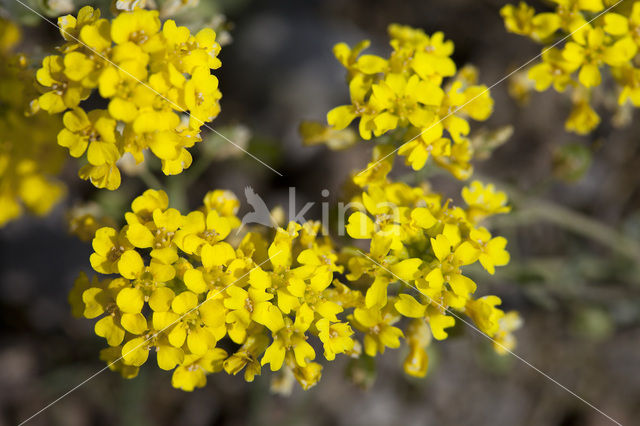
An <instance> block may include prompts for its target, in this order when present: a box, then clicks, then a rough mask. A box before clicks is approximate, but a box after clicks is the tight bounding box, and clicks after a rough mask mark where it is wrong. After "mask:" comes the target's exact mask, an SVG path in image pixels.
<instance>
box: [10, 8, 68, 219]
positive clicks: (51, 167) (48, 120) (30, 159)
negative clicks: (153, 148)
mask: <svg viewBox="0 0 640 426" xmlns="http://www.w3.org/2000/svg"><path fill="white" fill-rule="evenodd" d="M20 38H21V34H20V30H19V28H18V27H17V26H15V25H14V24H13V23H11V22H10V21H8V20H5V19H1V18H0V206H1V207H0V226H3V225H4V224H6V223H7V222H9V221H10V220H12V219H15V218H17V217H19V216H20V215H21V214H22V212H23V208H26V209H28V210H29V211H31V212H33V213H35V214H38V215H44V214H47V213H48V212H49V211H50V210H51V209H52V208H53V206H54V205H55V204H56V202H58V201H59V200H60V198H61V197H62V196H63V195H64V193H65V191H66V189H65V186H64V185H63V184H62V183H61V182H60V181H58V180H56V179H55V176H56V175H57V174H58V173H59V172H60V170H61V169H62V166H63V163H64V158H65V156H64V151H63V150H62V149H60V148H59V147H58V146H56V144H55V140H53V139H52V137H51V135H52V134H55V133H57V132H58V130H60V125H59V124H58V120H56V119H55V118H53V117H50V116H48V115H47V114H43V113H38V114H30V113H29V103H30V101H31V99H33V96H34V95H36V92H35V90H34V89H33V86H32V85H31V82H32V81H33V72H31V71H30V70H29V69H28V67H27V65H28V64H27V60H26V58H25V57H24V56H23V55H19V54H14V53H12V49H13V48H14V46H15V45H16V44H17V43H18V42H19V40H20Z"/></svg>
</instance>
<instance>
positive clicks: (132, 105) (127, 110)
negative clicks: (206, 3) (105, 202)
mask: <svg viewBox="0 0 640 426" xmlns="http://www.w3.org/2000/svg"><path fill="white" fill-rule="evenodd" d="M58 26H59V27H60V32H61V34H62V37H63V38H64V39H65V40H66V43H65V44H64V45H62V46H60V47H59V48H58V50H59V51H60V54H57V55H51V56H47V57H46V58H45V59H44V60H43V62H42V68H40V69H39V70H38V72H37V74H36V77H37V81H38V83H39V84H40V86H41V89H42V92H43V93H42V95H41V96H40V97H39V98H38V99H37V101H36V102H35V105H34V108H40V109H43V110H46V111H48V112H49V113H51V114H55V113H62V112H64V111H66V112H64V116H63V122H64V128H63V129H62V130H61V131H60V133H59V134H58V144H59V145H61V146H63V147H66V148H68V149H69V153H70V154H71V156H73V157H81V156H83V155H84V154H85V153H86V161H87V163H88V164H86V165H85V166H83V167H82V168H81V169H80V171H79V176H80V177H81V178H82V179H85V180H90V181H91V182H92V183H93V184H94V185H95V186H96V187H98V188H108V189H112V190H113V189H116V188H118V187H119V186H120V181H121V177H120V171H119V169H118V167H117V165H116V162H117V161H118V160H119V159H120V158H121V157H122V156H123V155H124V154H125V153H130V154H131V155H132V156H133V157H134V158H135V160H136V161H137V162H138V163H140V162H142V161H143V160H144V153H145V151H146V150H147V148H148V149H150V150H151V152H152V153H153V154H154V155H155V156H156V157H158V158H159V159H160V160H161V161H162V171H163V172H164V173H165V174H167V175H173V174H178V173H181V172H182V171H183V169H185V168H187V167H189V166H190V165H191V161H192V158H191V154H190V153H189V151H188V150H187V148H190V147H192V146H193V145H194V144H195V143H196V142H199V141H200V140H201V139H200V129H201V127H202V125H203V124H204V123H205V122H207V121H211V120H212V119H214V118H215V117H216V116H217V115H218V114H219V112H220V106H219V100H220V98H221V94H220V91H219V90H218V80H217V78H216V77H215V76H213V75H212V74H211V69H215V68H218V67H219V66H220V60H219V59H218V58H217V55H218V53H219V50H220V46H219V45H218V43H217V42H216V34H215V32H214V31H213V30H212V29H210V28H205V29H202V30H200V31H199V32H198V33H197V34H195V35H192V34H191V33H190V31H189V30H188V29H187V28H186V27H179V26H176V24H175V22H174V21H173V20H167V21H165V22H164V23H162V22H161V21H160V19H159V17H158V12H157V11H154V10H142V9H135V10H133V11H125V12H122V13H120V14H119V15H118V16H117V17H115V18H114V19H112V20H108V19H104V18H100V11H99V10H94V9H93V8H92V7H90V6H85V7H83V8H82V9H80V11H79V12H78V16H77V17H74V16H71V15H67V16H64V17H61V18H59V19H58ZM96 91H97V92H98V93H99V95H100V96H101V97H102V98H104V99H105V100H106V101H108V102H107V108H106V109H94V110H91V111H85V109H84V108H83V106H82V105H83V104H82V101H84V100H86V99H87V98H89V96H91V94H92V93H94V92H96ZM187 113H188V116H187ZM187 117H188V119H187Z"/></svg>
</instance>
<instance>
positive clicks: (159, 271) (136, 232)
mask: <svg viewBox="0 0 640 426" xmlns="http://www.w3.org/2000/svg"><path fill="white" fill-rule="evenodd" d="M237 207H238V201H237V199H236V198H235V196H234V195H233V194H231V193H229V192H226V191H219V190H218V191H212V192H210V193H208V194H207V195H206V196H205V198H204V205H203V206H202V207H201V208H200V209H199V210H196V211H193V212H191V213H189V214H187V215H186V216H183V215H182V214H180V212H178V211H177V210H175V209H172V208H168V197H167V195H166V193H164V192H163V191H155V190H147V191H146V192H145V193H144V194H143V195H141V196H139V197H138V198H136V199H135V200H134V201H133V203H132V205H131V209H132V210H131V211H130V212H128V213H126V215H125V218H126V221H127V225H125V226H124V227H123V228H122V229H116V228H112V227H103V228H100V229H98V230H97V231H96V233H95V237H94V239H93V248H94V253H93V254H92V255H91V259H90V260H91V265H92V267H93V269H94V270H95V271H97V272H98V273H100V274H104V275H107V276H108V277H106V278H93V279H92V280H89V279H88V277H87V276H86V275H84V274H83V275H81V276H80V277H79V278H78V280H77V281H76V283H75V286H74V289H73V290H72V291H71V293H70V296H69V300H70V302H71V304H72V306H73V311H74V313H75V314H76V315H78V316H84V317H86V318H99V320H98V321H97V322H96V324H95V333H96V334H97V335H98V336H101V337H104V338H105V339H106V341H107V343H108V345H109V348H107V349H105V350H104V351H103V353H102V358H103V359H104V360H105V361H107V362H109V363H113V365H111V367H112V369H117V370H119V371H121V372H122V374H123V375H124V376H126V377H133V376H135V375H136V373H137V370H138V367H140V366H141V365H142V364H144V363H145V362H146V361H147V359H148V357H149V353H150V351H152V350H153V352H155V353H156V359H157V363H158V366H159V367H160V368H162V369H165V370H174V372H173V379H172V383H173V386H175V387H177V388H180V389H184V390H193V389H194V388H196V387H201V386H204V384H205V382H206V378H205V376H206V374H208V373H212V372H217V371H222V370H224V371H226V372H227V373H229V374H237V373H238V372H240V371H242V370H243V369H244V377H245V379H246V380H247V381H253V379H254V377H255V375H257V374H260V372H261V366H263V365H266V364H269V367H270V369H271V370H272V371H276V370H280V369H281V368H283V367H284V368H288V369H290V370H291V371H292V372H293V375H294V377H295V378H296V379H297V380H298V382H299V383H300V384H301V385H302V386H303V387H304V388H308V387H310V386H312V385H314V384H315V383H316V382H317V381H318V380H319V379H320V374H321V369H322V367H321V366H320V364H318V363H316V362H313V360H314V359H315V357H316V353H315V350H314V348H313V347H312V346H311V345H310V344H309V343H308V342H307V340H308V339H309V337H310V336H311V335H314V336H317V338H318V341H319V342H320V343H321V344H322V345H323V348H324V356H325V358H326V359H328V360H333V359H334V358H335V356H336V354H340V353H355V351H356V343H355V341H354V340H353V339H352V337H351V336H352V334H353V331H352V329H351V327H350V326H349V324H348V323H347V322H345V321H342V320H340V319H339V318H338V315H339V314H341V313H342V312H343V311H344V310H345V309H347V308H349V307H351V306H352V305H353V304H355V303H357V300H358V299H359V298H361V296H360V294H359V293H358V292H352V291H351V290H349V289H348V288H347V287H346V286H344V285H342V284H340V283H339V282H338V281H337V280H334V273H339V272H342V267H340V266H337V265H336V261H337V258H338V256H337V255H336V253H335V252H334V250H333V248H332V246H331V243H330V241H329V240H328V238H327V237H321V236H319V235H318V231H319V228H320V225H319V223H311V222H309V223H305V224H304V225H299V224H295V223H290V224H289V225H288V227H287V228H286V229H283V228H279V229H277V230H276V231H275V235H273V237H272V238H271V239H266V238H265V236H264V235H262V234H260V233H256V232H249V233H247V234H246V235H245V236H244V238H243V239H242V240H241V241H240V242H239V243H238V244H236V247H234V246H232V245H231V244H230V243H229V242H227V241H226V240H229V239H232V237H233V235H235V231H233V230H234V229H236V228H237V227H238V226H239V225H240V221H239V220H238V218H237V217H236V216H235V212H236V210H237ZM232 231H233V233H232ZM230 235H231V238H230V237H229V236H230ZM359 296H360V297H359ZM223 339H224V340H225V341H226V343H222V342H221V343H218V342H220V341H222V340H223ZM230 343H232V344H230ZM224 344H226V347H232V348H233V347H235V349H233V350H231V351H229V353H227V351H225V350H224V349H222V347H221V346H222V345H224ZM234 345H235V346H234Z"/></svg>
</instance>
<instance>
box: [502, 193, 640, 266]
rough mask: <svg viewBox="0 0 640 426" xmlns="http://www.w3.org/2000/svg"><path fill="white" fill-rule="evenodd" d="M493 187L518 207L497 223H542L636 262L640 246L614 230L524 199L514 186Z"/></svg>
mask: <svg viewBox="0 0 640 426" xmlns="http://www.w3.org/2000/svg"><path fill="white" fill-rule="evenodd" d="M497 186H498V187H499V188H502V189H504V190H506V192H507V194H508V195H509V198H510V199H511V200H513V202H514V204H516V205H517V206H518V212H517V213H514V214H512V215H509V216H511V218H510V219H509V218H508V217H507V218H505V219H506V220H501V219H498V218H496V219H497V221H498V222H500V223H503V224H508V223H509V222H510V221H512V222H513V223H515V224H517V225H522V224H523V223H533V222H536V221H539V220H543V221H546V222H549V223H553V224H554V225H557V226H560V227H562V228H564V229H566V230H569V231H572V232H574V233H576V234H578V235H582V236H584V237H587V238H589V239H591V240H594V241H597V242H598V243H600V244H602V245H604V246H607V247H609V248H610V249H612V250H613V251H615V252H617V253H619V254H621V255H623V256H625V257H627V258H629V259H631V260H633V261H635V262H637V263H640V244H639V243H638V242H637V241H635V240H634V239H632V238H628V237H627V236H626V235H624V234H623V233H621V232H619V231H618V230H616V229H615V228H613V227H611V226H608V225H605V224H603V223H602V222H599V221H597V220H595V219H592V218H590V217H589V216H586V215H584V214H582V213H579V212H576V211H573V210H571V209H569V208H567V207H563V206H561V205H558V204H555V203H553V202H551V201H547V200H543V199H540V198H536V197H528V196H527V195H525V194H522V193H521V192H520V191H518V190H517V189H516V188H514V187H510V186H508V185H504V184H500V183H499V184H498V185H497Z"/></svg>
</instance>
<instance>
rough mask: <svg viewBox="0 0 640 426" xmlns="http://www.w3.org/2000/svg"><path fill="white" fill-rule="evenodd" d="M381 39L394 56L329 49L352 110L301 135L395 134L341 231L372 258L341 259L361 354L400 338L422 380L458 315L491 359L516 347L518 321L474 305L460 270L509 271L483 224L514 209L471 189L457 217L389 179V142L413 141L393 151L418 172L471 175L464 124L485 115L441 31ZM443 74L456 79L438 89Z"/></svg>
mask: <svg viewBox="0 0 640 426" xmlns="http://www.w3.org/2000/svg"><path fill="white" fill-rule="evenodd" d="M389 34H390V36H391V39H392V41H391V46H392V48H393V52H392V53H391V55H390V57H389V58H386V59H385V58H381V57H378V56H375V55H360V52H361V50H362V49H364V48H365V47H366V46H367V45H368V42H363V43H361V44H359V45H358V46H356V47H355V48H354V49H352V50H351V49H349V48H348V47H347V46H346V45H344V44H338V45H337V46H336V47H335V48H334V52H335V54H336V56H337V57H338V59H339V60H340V61H341V63H342V64H343V65H344V66H345V67H346V68H347V69H348V73H349V74H348V75H349V88H350V92H351V99H352V104H351V105H345V106H340V107H337V108H334V109H333V110H331V111H330V112H329V114H328V121H329V124H330V125H332V126H334V128H333V129H331V131H327V130H323V129H322V128H319V127H317V126H314V125H309V124H307V125H304V126H302V127H301V131H302V134H303V137H304V138H305V141H307V142H308V143H316V141H317V140H319V139H325V140H327V141H331V143H332V144H333V145H334V146H335V147H339V148H343V147H345V146H346V145H349V143H346V142H347V141H349V140H350V139H351V138H350V137H349V136H348V135H341V134H339V133H336V132H339V131H340V129H343V128H346V126H348V125H349V124H350V123H351V122H352V121H353V120H354V119H355V118H356V117H357V118H360V122H359V132H360V136H361V137H363V138H364V139H369V138H370V137H372V135H373V136H376V137H377V136H382V135H383V134H385V133H387V132H391V133H390V134H391V137H390V138H387V139H382V140H381V141H380V142H381V143H379V144H377V145H376V146H375V147H374V149H373V159H372V161H371V162H370V163H369V164H368V165H367V168H366V169H365V170H363V171H360V172H357V173H355V174H354V175H353V177H352V180H353V183H354V184H355V185H356V186H357V187H359V188H360V189H361V190H360V191H359V193H358V194H356V195H355V196H354V197H353V198H352V200H351V202H350V204H349V206H351V207H353V208H355V209H356V210H357V211H355V212H354V213H352V214H351V215H350V216H349V218H348V223H347V225H346V231H347V233H348V235H349V236H351V237H352V238H354V239H356V240H368V244H369V248H368V251H366V252H364V251H361V250H359V249H357V248H353V247H352V248H346V249H344V251H343V253H342V255H341V257H340V262H341V264H344V265H345V267H346V268H345V269H346V271H345V272H346V278H347V280H349V282H350V283H349V287H350V288H354V289H355V288H359V289H362V290H363V297H362V298H360V299H359V300H358V302H357V303H356V304H355V305H354V310H353V312H352V313H351V315H349V316H348V320H349V322H350V324H351V325H352V326H353V328H354V329H356V330H357V331H360V332H361V333H363V334H364V340H363V346H364V353H365V354H367V355H369V356H375V355H376V354H378V353H381V352H384V350H385V348H386V347H390V348H397V347H399V346H400V345H401V339H402V338H404V340H405V342H406V344H407V346H408V348H409V351H408V355H407V358H406V359H405V362H404V370H405V372H406V373H407V374H410V375H413V376H418V377H423V376H424V375H425V374H426V373H427V368H428V358H427V352H426V347H427V346H428V345H429V343H430V341H431V338H434V339H436V340H442V339H445V338H447V336H448V333H447V331H446V330H447V329H449V328H450V327H453V326H454V325H455V323H456V317H458V318H460V316H461V315H466V316H467V317H469V318H470V319H471V320H472V321H473V323H474V324H475V326H476V327H478V329H480V330H481V331H482V332H483V333H485V334H486V335H488V336H489V337H490V338H491V339H493V341H494V347H495V350H496V351H497V352H498V353H505V352H507V351H509V350H511V349H512V348H513V347H514V346H515V339H514V338H513V335H512V332H513V331H514V330H516V329H517V328H518V327H520V318H519V316H518V314H517V313H516V312H507V313H505V312H504V311H503V310H502V309H500V308H499V307H498V306H499V305H500V303H501V301H500V299H499V298H498V297H497V296H491V295H489V296H480V297H478V296H476V295H475V293H476V288H477V285H476V283H475V282H474V281H473V280H472V279H471V278H470V277H469V276H468V275H467V273H466V271H463V269H464V268H465V267H466V266H468V265H472V264H474V263H479V264H480V265H481V266H482V267H483V268H484V269H485V270H486V271H487V272H489V273H490V274H493V273H494V272H495V268H496V267H497V266H503V265H506V264H507V263H508V262H509V259H510V256H509V253H508V252H507V251H506V244H507V240H506V239H505V238H503V237H494V236H493V235H492V234H491V233H490V232H489V230H488V229H486V228H485V227H483V226H481V222H482V221H483V220H484V219H485V218H487V217H489V216H491V215H495V214H500V213H507V212H508V211H510V207H508V206H507V197H506V195H505V194H504V193H503V192H500V191H497V190H496V189H495V187H494V186H493V185H491V184H489V185H484V184H482V183H481V182H479V181H473V182H471V183H470V184H469V185H468V186H466V187H464V188H463V190H462V198H463V199H464V201H465V203H466V205H467V207H466V208H460V207H454V206H453V205H452V202H451V200H450V199H447V198H445V197H443V196H442V195H440V194H438V193H436V192H434V191H432V190H431V189H430V187H429V186H428V184H426V183H425V184H423V185H422V186H417V187H414V186H410V185H408V184H406V183H402V182H394V181H392V180H391V179H390V178H389V177H388V175H389V174H390V172H391V170H392V168H393V163H394V159H393V155H392V154H393V153H394V152H395V151H396V149H397V148H396V147H397V143H398V142H399V141H401V140H406V139H407V138H409V140H410V142H409V143H406V142H405V143H404V144H402V145H400V149H399V150H398V151H399V153H400V155H404V156H406V157H407V162H408V163H409V164H411V165H412V166H413V168H414V169H415V170H417V169H420V168H422V167H423V166H424V164H425V162H426V160H427V157H428V156H429V154H431V155H432V156H433V158H434V161H435V162H436V164H438V165H440V166H442V167H444V168H446V169H448V170H449V171H450V172H451V173H452V174H453V175H454V176H456V177H457V178H460V179H466V178H468V177H469V176H470V175H471V174H472V170H473V169H472V166H471V164H470V163H469V162H470V160H471V159H472V156H473V151H472V147H471V145H470V143H469V140H468V138H467V135H468V134H469V124H468V122H467V121H466V120H465V119H464V118H463V117H461V116H460V115H463V114H464V115H466V116H469V117H471V118H473V119H476V120H483V119H486V118H487V117H488V116H489V115H490V113H491V109H492V100H491V98H490V96H489V93H488V91H487V90H486V87H485V86H479V85H475V81H476V73H475V70H473V69H471V68H463V69H462V70H460V71H459V72H458V73H457V74H456V67H455V65H454V63H453V62H452V61H451V59H450V55H451V53H452V51H453V43H452V42H450V41H445V40H444V35H443V34H442V33H435V34H434V35H432V36H431V37H429V36H427V35H425V34H424V33H423V32H422V31H420V30H416V29H412V28H409V27H402V26H398V25H391V26H390V27H389ZM447 77H452V79H451V80H450V82H449V84H448V86H447V87H445V88H444V89H443V88H442V87H441V86H442V83H443V81H444V79H445V78H447ZM458 107H462V108H460V110H459V111H458V110H457V108H458ZM445 131H446V132H448V137H447V136H445V135H444V132H445ZM321 132H324V133H325V134H324V135H320V133H321ZM396 132H399V136H400V137H399V138H398V139H397V140H396V139H395V134H396ZM413 137H415V139H413V140H411V138H413ZM449 138H450V139H449Z"/></svg>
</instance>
